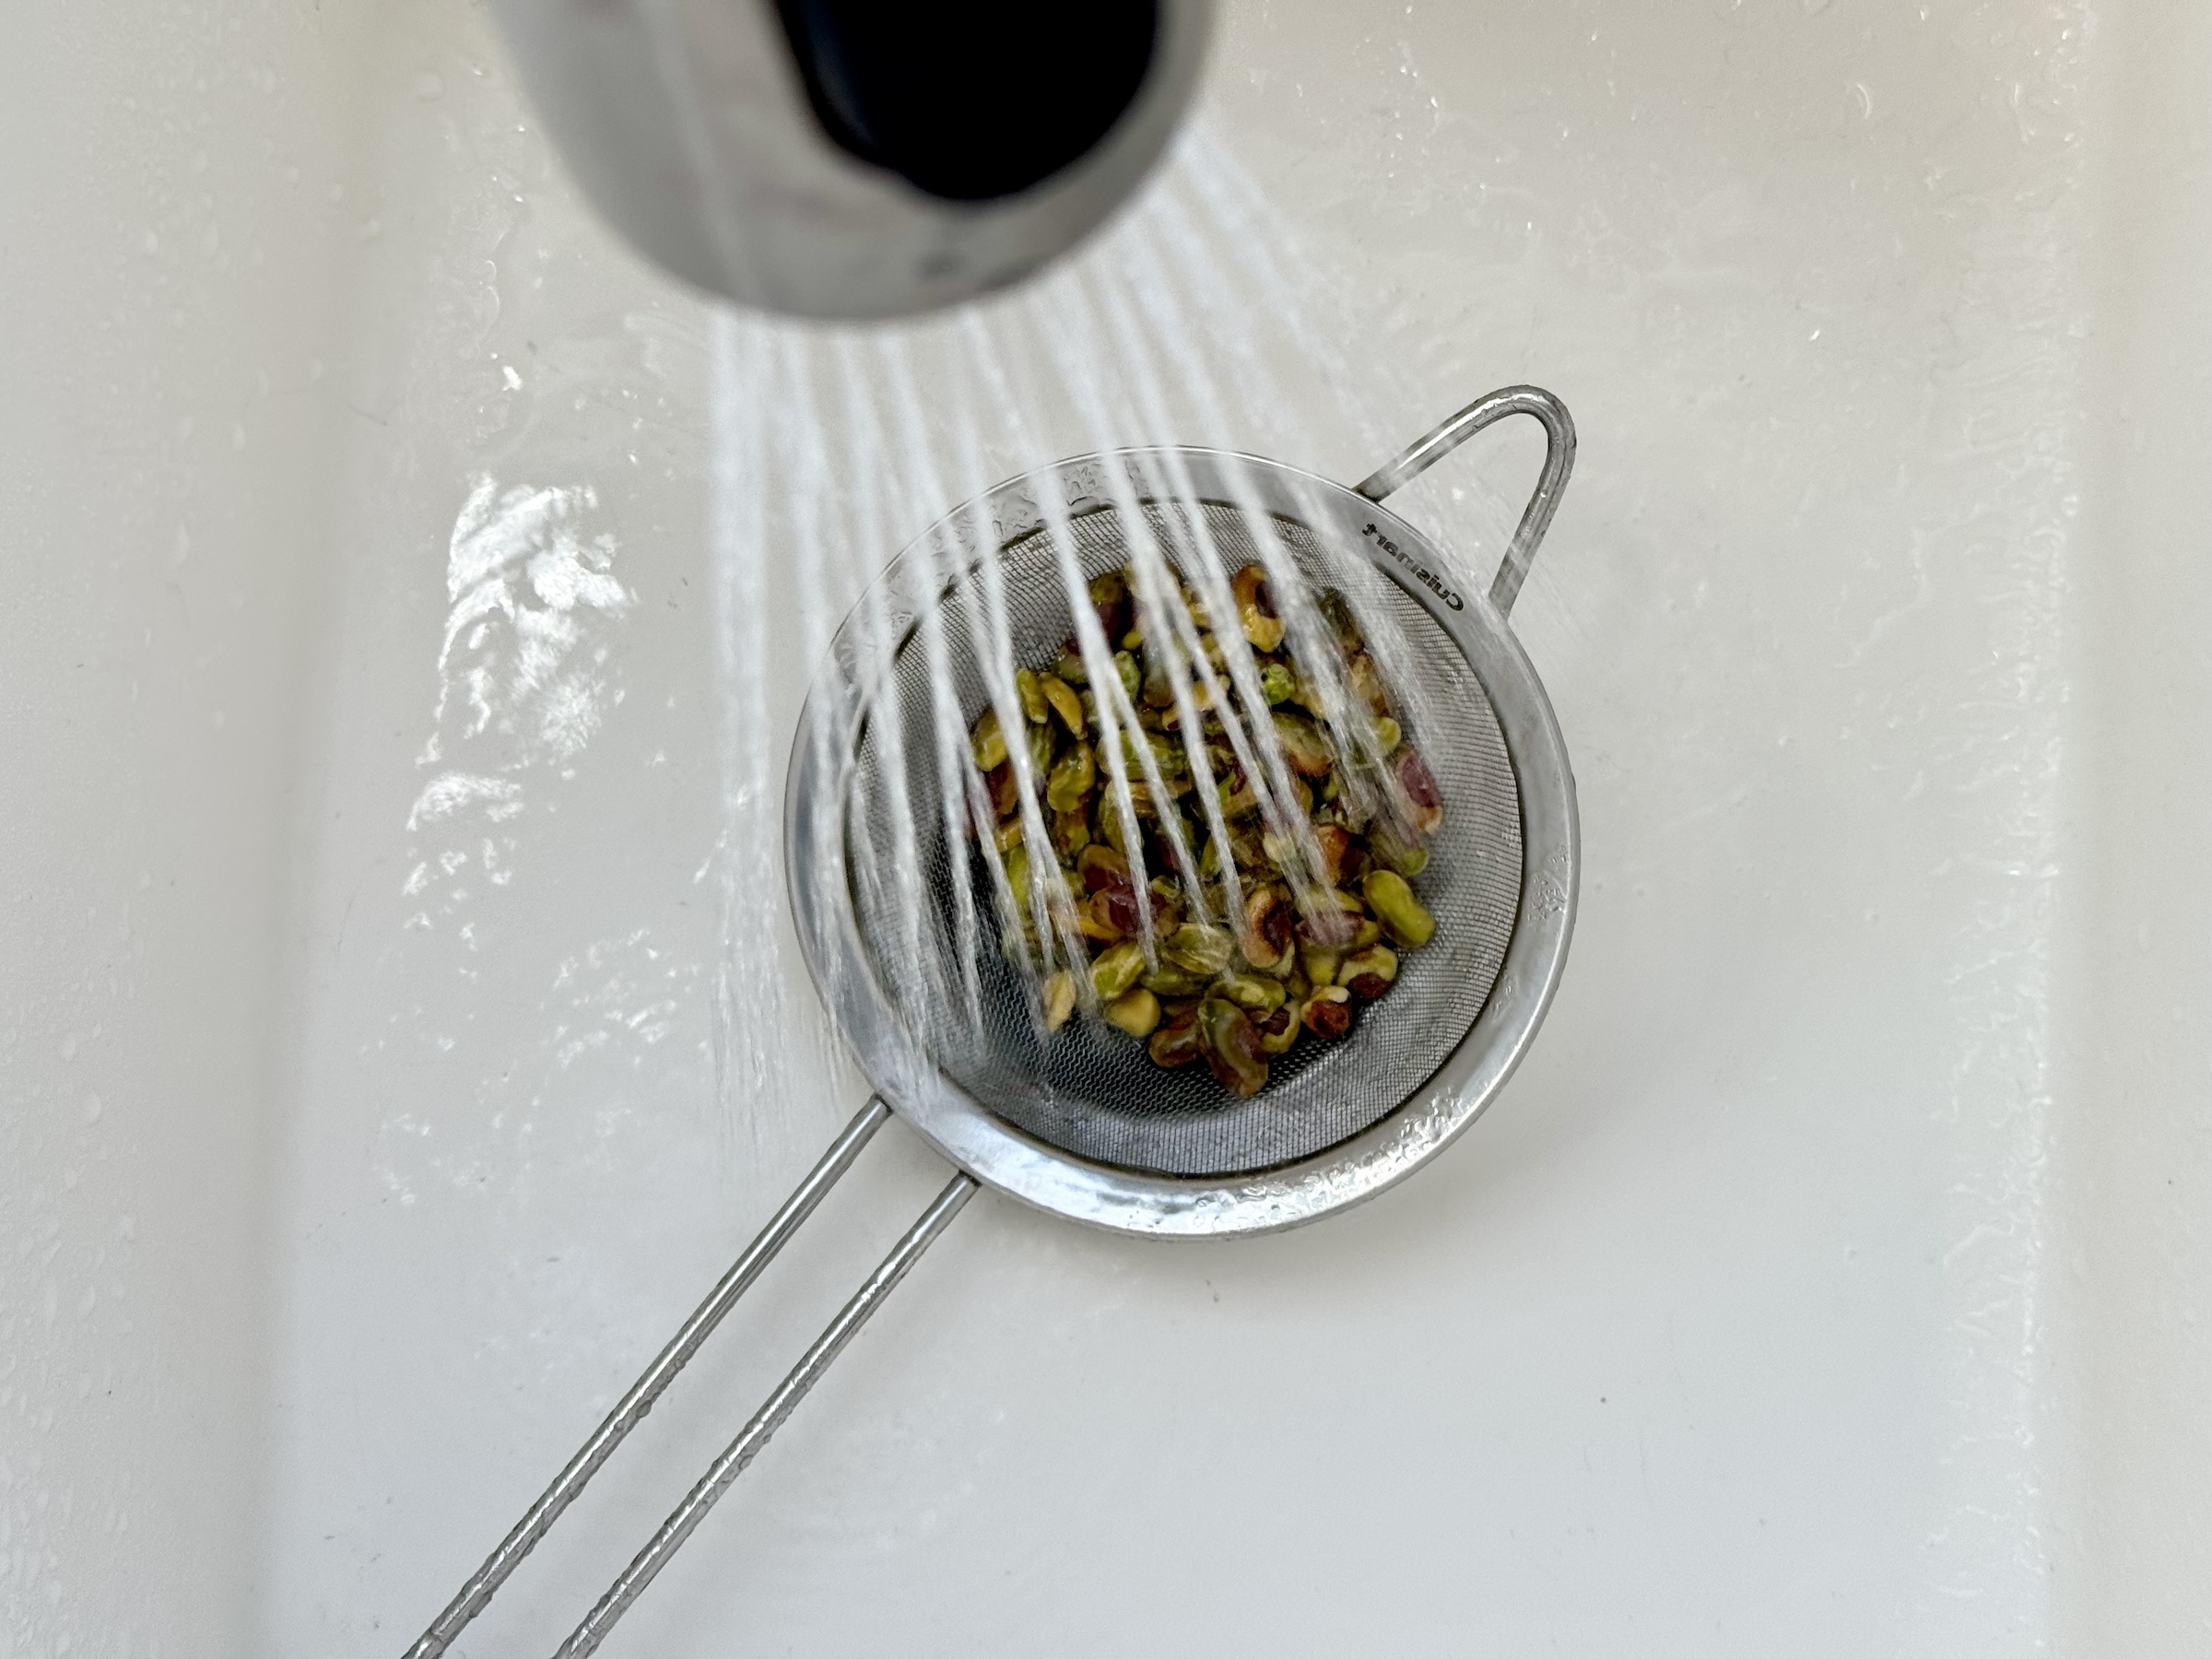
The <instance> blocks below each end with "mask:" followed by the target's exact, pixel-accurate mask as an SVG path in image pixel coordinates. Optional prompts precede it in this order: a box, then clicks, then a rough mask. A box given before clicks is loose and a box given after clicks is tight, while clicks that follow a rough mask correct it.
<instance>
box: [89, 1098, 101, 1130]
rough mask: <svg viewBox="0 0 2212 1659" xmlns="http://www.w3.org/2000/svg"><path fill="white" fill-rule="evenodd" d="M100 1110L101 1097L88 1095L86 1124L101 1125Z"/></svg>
mask: <svg viewBox="0 0 2212 1659" xmlns="http://www.w3.org/2000/svg"><path fill="white" fill-rule="evenodd" d="M100 1110H101V1108H100V1097H99V1096H98V1095H97V1094H88V1095H87V1096H86V1097H85V1122H86V1123H88V1124H97V1123H99V1122H100Z"/></svg>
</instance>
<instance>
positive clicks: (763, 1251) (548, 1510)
mask: <svg viewBox="0 0 2212 1659" xmlns="http://www.w3.org/2000/svg"><path fill="white" fill-rule="evenodd" d="M890 1115H891V1109H890V1108H889V1107H888V1106H886V1105H885V1104H884V1103H883V1101H882V1100H878V1099H875V1098H873V1097H871V1098H870V1100H869V1101H868V1103H867V1104H866V1105H865V1106H863V1107H862V1108H861V1109H860V1112H859V1113H858V1114H857V1115H856V1116H855V1117H854V1118H853V1121H852V1122H851V1123H850V1124H846V1125H845V1128H844V1132H843V1133H842V1134H841V1135H839V1136H838V1137H837V1138H836V1139H835V1140H833V1141H831V1142H830V1147H829V1150H827V1151H826V1152H824V1153H823V1154H822V1156H821V1158H820V1159H818V1160H817V1162H816V1163H815V1166H814V1168H813V1169H812V1170H810V1171H808V1172H807V1175H806V1180H804V1181H802V1182H799V1184H798V1187H797V1189H796V1190H795V1191H794V1192H793V1194H791V1196H790V1197H789V1198H787V1199H785V1200H784V1201H783V1207H782V1208H781V1209H779V1210H778V1211H777V1212H776V1213H775V1214H774V1215H773V1216H772V1217H771V1218H770V1219H769V1223H768V1225H767V1226H766V1227H764V1228H762V1229H761V1230H760V1231H759V1235H758V1236H757V1237H755V1238H754V1240H753V1241H752V1242H751V1243H750V1244H748V1245H747V1246H746V1247H745V1250H744V1252H743V1253H741V1254H740V1255H739V1256H738V1258H737V1259H736V1260H735V1262H733V1263H731V1264H730V1267H729V1271H728V1272H726V1273H724V1275H723V1276H722V1277H721V1278H720V1279H718V1280H716V1281H715V1285H714V1288H713V1289H712V1290H710V1291H708V1292H707V1298H706V1300H704V1301H702V1302H700V1304H699V1306H698V1307H697V1308H695V1309H694V1310H692V1313H691V1317H690V1318H688V1319H687V1320H685V1321H684V1323H683V1324H682V1326H681V1327H680V1328H678V1330H677V1333H676V1335H674V1336H672V1337H670V1338H669V1339H668V1345H667V1346H666V1347H664V1348H662V1349H661V1351H660V1353H659V1354H657V1355H656V1356H655V1357H654V1359H653V1363H652V1364H651V1365H648V1366H647V1367H646V1368H645V1370H644V1372H643V1374H641V1376H640V1377H639V1378H638V1380H637V1381H636V1382H633V1383H631V1384H630V1385H629V1393H628V1394H624V1395H623V1396H622V1398H621V1399H620V1400H618V1401H617V1402H616V1405H615V1408H614V1409H613V1410H612V1411H610V1412H608V1413H607V1414H606V1420H605V1421H603V1422H602V1423H601V1424H600V1425H599V1427H598V1428H597V1429H595V1430H593V1431H592V1435H591V1438H590V1439H589V1440H587V1441H584V1442H583V1444H582V1446H581V1447H580V1448H578V1450H577V1453H576V1455H575V1456H573V1457H571V1458H570V1459H569V1461H568V1463H567V1465H565V1466H564V1467H563V1468H562V1469H561V1471H560V1473H559V1475H556V1476H555V1477H553V1484H552V1485H551V1486H549V1487H547V1488H546V1489H545V1491H544V1492H543V1493H541V1494H540V1495H539V1497H538V1500H537V1501H536V1502H535V1503H534V1504H532V1505H531V1506H530V1507H529V1509H528V1510H527V1511H525V1512H524V1515H523V1518H522V1519H521V1520H520V1521H517V1522H516V1523H515V1524H514V1525H513V1526H512V1528H511V1529H510V1530H509V1532H508V1534H507V1535H506V1536H505V1537H504V1538H502V1539H500V1547H498V1548H497V1549H495V1550H493V1551H492V1552H491V1554H490V1555H489V1556H488V1557H487V1558H485V1561H484V1564H483V1565H482V1566H481V1567H479V1568H477V1571H475V1573H474V1574H472V1575H471V1576H470V1578H469V1581H468V1583H465V1584H463V1585H462V1586H461V1589H460V1591H459V1593H458V1594H455V1595H454V1597H453V1600H452V1601H450V1602H448V1603H447V1604H446V1607H445V1611H444V1612H442V1613H441V1614H439V1615H438V1617H437V1618H436V1619H435V1620H433V1621H432V1623H431V1625H430V1628H429V1630H425V1631H424V1632H423V1633H422V1634H421V1636H419V1637H418V1638H417V1640H416V1642H415V1645H414V1646H413V1647H411V1648H409V1649H408V1650H407V1652H406V1659H438V1655H439V1654H441V1653H444V1652H445V1651H446V1649H447V1648H448V1647H449V1646H451V1645H452V1643H453V1639H454V1638H455V1637H456V1636H458V1635H460V1633H461V1631H462V1630H463V1628H464V1627H465V1626H466V1625H467V1623H468V1622H469V1620H471V1619H472V1618H476V1616H477V1614H479V1613H481V1612H482V1611H483V1610H484V1608H485V1606H486V1605H487V1604H488V1602H489V1601H490V1600H491V1598H492V1595H493V1594H494V1593H495V1592H496V1591H497V1590H498V1589H499V1587H500V1585H501V1584H503V1583H506V1582H507V1579H508V1576H509V1575H510V1574H511V1573H512V1572H513V1571H514V1570H515V1569H516V1568H517V1567H519V1566H521V1565H522V1563H523V1558H524V1557H525V1556H527V1555H528V1554H529V1553H530V1552H531V1550H533V1549H535V1547H537V1543H538V1540H539V1539H541V1538H543V1537H544V1536H545V1535H546V1534H547V1532H549V1531H551V1530H552V1526H553V1523H554V1522H556V1521H558V1520H559V1519H560V1515H561V1512H562V1511H563V1510H565V1509H567V1508H568V1507H569V1505H570V1504H571V1503H573V1502H574V1501H575V1500H576V1496H577V1494H578V1493H580V1492H582V1490H583V1488H584V1484H585V1483H586V1482H587V1481H589V1480H590V1479H591V1478H592V1477H593V1476H594V1475H596V1474H597V1473H598V1472H599V1469H600V1466H601V1465H604V1464H605V1463H606V1460H607V1459H608V1458H609V1457H611V1456H613V1455H614V1451H615V1448H616V1447H617V1446H619V1445H620V1444H621V1443H622V1441H623V1439H624V1437H625V1436H627V1435H628V1434H629V1431H630V1430H632V1429H634V1428H636V1427H637V1426H638V1425H639V1424H640V1423H641V1422H642V1421H644V1418H645V1414H646V1413H647V1412H649V1411H651V1410H652V1409H653V1403H654V1402H655V1401H656V1400H658V1399H659V1398H660V1397H661V1394H662V1392H663V1391H664V1390H665V1389H666V1388H667V1386H668V1384H669V1383H671V1382H674V1381H676V1374H677V1372H678V1371H682V1370H683V1369H684V1367H685V1366H686V1365H687V1364H688V1363H689V1362H690V1359H691V1356H692V1355H694V1354H696V1353H697V1352H698V1351H699V1349H700V1344H702V1343H703V1342H705V1341H706V1339H707V1338H708V1337H709V1336H710V1335H712V1334H713V1331H714V1327H715V1326H716V1325H718V1324H721V1323H722V1320H723V1315H724V1314H725V1313H727V1312H729V1311H730V1310H731V1308H733V1307H734V1306H735V1305H736V1302H737V1299H738V1298H739V1297H741V1296H743V1295H744V1294H745V1293H746V1292H747V1290H749V1289H751V1288H752V1287H753V1282H754V1281H755V1280H756V1279H758V1278H759V1277H760V1275H761V1273H762V1272H763V1271H764V1270H765V1269H766V1268H767V1266H768V1265H769V1263H771V1262H772V1261H774V1260H775V1259H776V1255H777V1253H778V1252H780V1251H781V1250H782V1248H783V1246H784V1245H785V1244H787V1243H789V1242H790V1241H791V1236H792V1234H794V1233H795V1232H796V1231H798V1230H799V1226H800V1224H801V1223H802V1222H804V1221H805V1220H806V1218H807V1217H809V1216H811V1215H813V1214H814V1210H815V1206H817V1205H818V1204H819V1203H821V1201H822V1199H823V1197H824V1196H825V1195H826V1194H828V1193H829V1191H830V1188H831V1187H833V1186H835V1185H836V1184H837V1180H838V1177H839V1176H841V1175H842V1174H843V1173H844V1172H845V1171H847V1170H849V1169H851V1168H852V1167H853V1159H856V1158H858V1157H859V1156H860V1152H861V1148H862V1147H865V1146H866V1145H867V1144H868V1142H869V1140H870V1139H872V1138H873V1137H874V1135H875V1134H876V1131H877V1130H878V1129H880V1128H882V1127H883V1125H884V1124H886V1123H888V1122H889V1121H890ZM586 1651H588V1650H586Z"/></svg>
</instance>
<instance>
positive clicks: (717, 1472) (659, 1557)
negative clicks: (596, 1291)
mask: <svg viewBox="0 0 2212 1659" xmlns="http://www.w3.org/2000/svg"><path fill="white" fill-rule="evenodd" d="M974 1195H975V1178H974V1177H973V1176H972V1175H969V1174H966V1173H962V1174H959V1175H955V1176H954V1177H953V1178H952V1179H951V1180H950V1181H948V1182H946V1183H945V1190H944V1191H943V1192H941V1193H939V1194H937V1196H936V1199H935V1202H933V1203H932V1204H931V1205H930V1206H929V1207H928V1208H927V1209H925V1210H924V1211H923V1212H922V1216H921V1218H920V1219H919V1220H917V1221H916V1222H915V1223H914V1224H913V1226H912V1227H911V1228H909V1229H908V1230H907V1232H906V1236H905V1237H904V1238H902V1239H900V1241H899V1242H898V1243H897V1244H895V1245H893V1246H892V1247H891V1253H890V1254H889V1255H888V1256H886V1257H884V1258H883V1265H881V1266H880V1267H878V1268H877V1269H876V1271H875V1272H874V1273H872V1274H870V1275H869V1276H868V1280H867V1282H866V1283H865V1284H864V1285H862V1286H861V1288H859V1289H858V1290H856V1291H854V1292H853V1300H851V1301H849V1302H847V1303H846V1304H845V1305H844V1307H843V1309H842V1310H841V1312H839V1313H838V1316H837V1317H836V1318H835V1319H833V1320H831V1321H830V1324H829V1326H828V1328H827V1329H825V1330H824V1331H823V1332H822V1334H821V1335H819V1336H818V1337H816V1338H815V1341H814V1346H813V1347H810V1348H808V1349H807V1350H806V1357H805V1358H804V1359H801V1360H800V1361H799V1362H798V1364H796V1365H795V1366H794V1367H792V1370H791V1374H790V1375H789V1376H787V1377H785V1378H784V1379H783V1381H782V1382H781V1383H779V1384H778V1385H777V1387H776V1391H775V1393H773V1394H770V1395H769V1396H768V1402H767V1404H765V1405H764V1406H761V1407H760V1409H759V1411H757V1412H755V1413H754V1414H753V1419H752V1421H751V1422H749V1423H747V1424H746V1426H745V1427H744V1429H742V1430H739V1432H738V1435H737V1438H736V1439H735V1440H734V1441H731V1442H730V1443H729V1444H728V1446H726V1447H724V1450H723V1453H722V1455H721V1456H720V1457H717V1458H716V1459H715V1460H714V1461H713V1462H712V1464H710V1465H708V1466H707V1472H706V1473H705V1474H704V1475H702V1476H700V1479H699V1484H698V1485H697V1486H695V1487H693V1488H691V1490H690V1492H689V1493H688V1495H687V1496H686V1497H685V1499H684V1500H683V1501H682V1502H681V1503H679V1504H677V1506H676V1508H675V1509H674V1510H673V1511H672V1512H670V1513H669V1516H668V1519H667V1520H665V1521H664V1522H662V1523H661V1527H660V1530H659V1531H658V1532H656V1533H654V1534H653V1538H652V1541H651V1542H649V1543H648V1544H647V1545H646V1546H645V1547H644V1548H642V1549H641V1550H639V1551H638V1553H637V1556H636V1559H633V1560H632V1561H631V1562H630V1564H629V1566H628V1567H626V1568H624V1569H623V1570H622V1575H621V1576H620V1577H619V1578H618V1579H616V1580H615V1582H614V1583H613V1584H612V1585H610V1586H609V1587H608V1589H607V1592H606V1594H605V1595H603V1596H601V1597H600V1598H599V1605H598V1606H595V1607H594V1608H593V1609H592V1610H591V1611H590V1612H589V1613H587V1614H585V1615H584V1618H583V1622H582V1624H580V1625H578V1626H577V1627H576V1629H575V1630H574V1631H573V1632H571V1635H570V1637H569V1639H568V1640H567V1641H564V1642H562V1643H561V1644H560V1648H559V1651H558V1652H557V1653H555V1654H554V1655H553V1659H585V1655H587V1654H590V1653H596V1652H598V1649H599V1644H600V1643H601V1642H603V1641H606V1636H607V1632H608V1631H609V1630H613V1629H614V1628H615V1621H616V1620H617V1619H618V1618H621V1617H622V1615H623V1614H625V1613H627V1612H629V1605H630V1604H631V1603H632V1602H634V1601H636V1600H637V1599H638V1597H639V1596H641V1595H642V1594H644V1593H645V1586H646V1585H648V1584H650V1583H653V1577H654V1575H655V1574H657V1573H658V1572H659V1571H660V1570H661V1569H662V1568H663V1567H665V1566H666V1565H667V1564H668V1558H669V1557H670V1556H672V1555H674V1554H675V1553H676V1552H677V1550H679V1549H681V1548H682V1547H683V1546H684V1540H685V1539H686V1538H688V1537H689V1536H690V1535H691V1534H692V1531H693V1530H694V1529H695V1528H696V1527H697V1526H698V1525H699V1524H700V1522H701V1521H703V1520H705V1519H706V1515H707V1512H708V1511H709V1510H711V1509H712V1508H713V1507H714V1505H715V1504H716V1502H718V1501H719V1500H721V1498H722V1495H723V1494H724V1492H726V1491H728V1490H729V1489H730V1488H731V1486H732V1485H733V1484H734V1483H735V1481H736V1479H737V1477H738V1476H740V1475H742V1474H744V1473H745V1471H746V1467H747V1465H749V1464H750V1463H751V1462H752V1461H753V1459H754V1458H756V1457H758V1456H759V1454H760V1448H761V1447H763V1446H765V1445H767V1444H768V1442H769V1438H770V1437H771V1435H773V1434H774V1433H775V1431H776V1430H779V1429H781V1428H782V1426H783V1420H784V1418H788V1417H789V1416H791V1414H792V1411H793V1409H794V1407H795V1406H797V1405H798V1403H799V1402H800V1401H801V1400H803V1399H805V1398H806V1391H807V1390H808V1389H810V1388H812V1387H813V1386H814V1385H815V1383H816V1382H819V1381H820V1380H821V1375H822V1373H823V1372H824V1371H828V1370H829V1369H830V1361H831V1360H833V1359H836V1358H837V1357H838V1355H839V1354H840V1353H841V1352H842V1351H843V1350H844V1347H845V1344H847V1343H848V1342H851V1341H852V1340H853V1337H854V1336H856V1335H859V1334H860V1327H861V1326H862V1325H864V1324H867V1322H868V1318H869V1316H870V1315H871V1314H873V1313H874V1312H876V1310H877V1308H879V1307H881V1306H882V1305H883V1302H884V1299H885V1298H886V1297H888V1296H889V1295H890V1293H891V1292H892V1291H893V1290H895V1289H896V1288H898V1286H899V1281H900V1279H902V1278H904V1277H906V1275H907V1270H908V1269H909V1268H911V1267H912V1266H913V1265H914V1264H915V1263H916V1262H918V1261H920V1260H921V1259H922V1253H923V1252H924V1251H925V1250H927V1249H928V1248H929V1247H930V1245H931V1244H933V1243H935V1241H936V1237H937V1235H938V1234H939V1233H941V1232H943V1231H944V1230H945V1229H946V1228H947V1227H948V1226H950V1225H951V1223H952V1218H954V1217H955V1216H957V1215H959V1213H960V1209H961V1207H962V1206H964V1205H966V1204H967V1202H968V1200H969V1199H971V1198H972V1197H973V1196H974Z"/></svg>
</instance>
